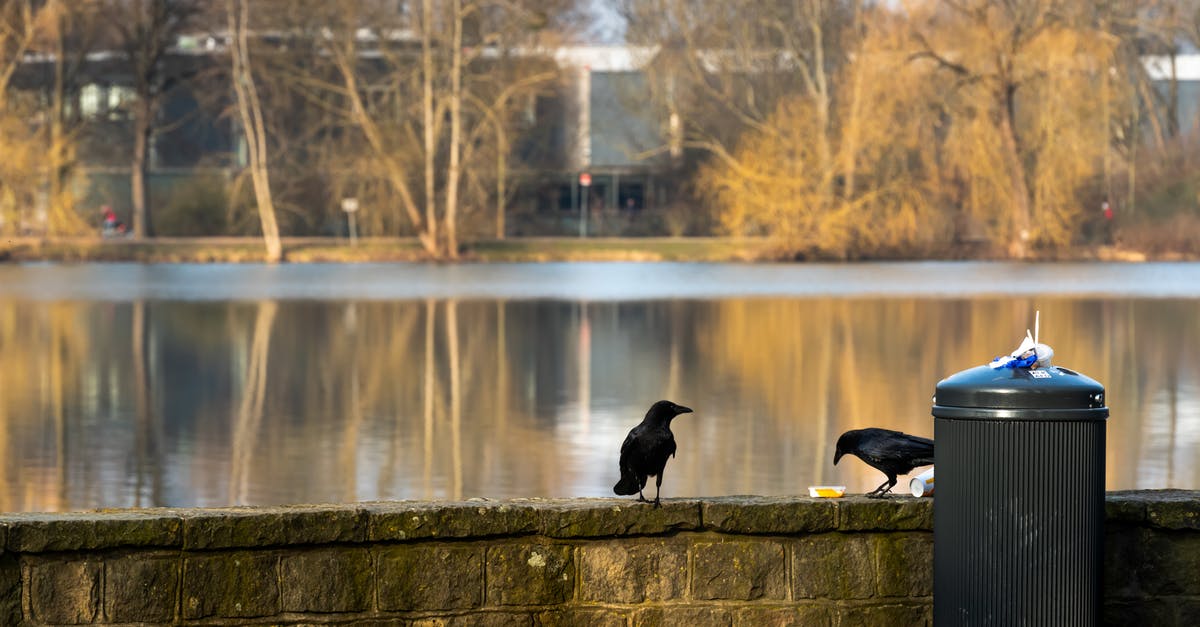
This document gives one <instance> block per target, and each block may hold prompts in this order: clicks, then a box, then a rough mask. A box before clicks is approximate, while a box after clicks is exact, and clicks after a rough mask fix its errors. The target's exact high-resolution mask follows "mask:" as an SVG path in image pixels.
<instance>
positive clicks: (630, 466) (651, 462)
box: [613, 401, 692, 507]
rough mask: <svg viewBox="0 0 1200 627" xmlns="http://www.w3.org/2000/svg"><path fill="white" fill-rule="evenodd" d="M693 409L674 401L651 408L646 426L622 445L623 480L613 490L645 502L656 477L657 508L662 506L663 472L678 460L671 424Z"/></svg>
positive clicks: (656, 404)
mask: <svg viewBox="0 0 1200 627" xmlns="http://www.w3.org/2000/svg"><path fill="white" fill-rule="evenodd" d="M690 413H692V410H691V409H688V408H687V407H684V406H683V405H676V404H675V403H672V402H671V401H658V402H657V403H655V404H653V405H651V406H650V410H649V411H647V412H646V417H645V418H644V419H642V423H641V424H639V425H638V426H636V427H634V428H633V429H631V430H630V431H629V435H628V436H626V437H625V443H624V444H622V445H621V480H620V481H618V482H617V485H615V486H613V492H616V493H617V494H620V495H627V494H636V495H638V500H639V501H645V500H646V497H645V496H643V495H642V488H645V487H646V479H647V478H648V477H649V476H650V475H653V476H654V477H655V480H654V506H655V507H659V506H660V505H661V504H660V503H659V500H658V493H659V492H660V491H661V490H662V480H663V469H664V468H666V467H667V458H668V457H674V456H675V434H673V433H671V420H672V419H673V418H675V416H678V415H679V414H690Z"/></svg>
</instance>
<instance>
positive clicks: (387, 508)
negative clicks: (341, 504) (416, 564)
mask: <svg viewBox="0 0 1200 627" xmlns="http://www.w3.org/2000/svg"><path fill="white" fill-rule="evenodd" d="M363 508H364V511H365V512H366V514H367V537H368V539H369V540H370V541H372V542H390V541H395V540H427V539H436V538H484V537H490V536H509V535H523V534H531V533H536V532H537V530H538V518H539V516H540V515H539V512H538V510H537V508H536V507H535V506H534V505H533V504H531V503H528V502H513V501H504V502H495V501H467V502H462V503H406V502H397V503H365V504H363Z"/></svg>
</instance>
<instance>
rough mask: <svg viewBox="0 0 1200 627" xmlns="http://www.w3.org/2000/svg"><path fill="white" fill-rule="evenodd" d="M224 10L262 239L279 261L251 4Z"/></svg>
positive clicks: (239, 1)
mask: <svg viewBox="0 0 1200 627" xmlns="http://www.w3.org/2000/svg"><path fill="white" fill-rule="evenodd" d="M226 13H227V15H226V18H227V21H228V24H229V54H230V58H231V60H232V74H231V78H232V81H233V88H234V92H235V93H236V95H237V108H238V116H239V118H240V119H241V122H242V129H243V135H244V136H245V139H246V146H247V152H248V153H249V157H250V176H251V178H252V180H253V182H254V197H255V200H256V201H257V205H258V215H259V220H260V222H261V224H262V233H263V240H264V243H265V244H266V247H267V260H268V261H270V262H278V261H279V260H280V259H281V258H282V257H283V246H282V245H281V244H280V241H279V225H278V223H277V222H276V220H275V204H274V201H273V200H272V197H271V179H270V175H269V171H268V163H269V161H268V156H267V130H266V123H265V122H264V120H263V106H262V102H261V101H260V100H259V97H258V88H257V87H256V86H255V81H254V73H253V70H252V66H251V64H250V47H249V43H248V41H247V31H248V28H249V26H248V24H249V21H250V3H249V2H248V0H227V3H226Z"/></svg>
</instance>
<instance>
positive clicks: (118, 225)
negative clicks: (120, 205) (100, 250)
mask: <svg viewBox="0 0 1200 627" xmlns="http://www.w3.org/2000/svg"><path fill="white" fill-rule="evenodd" d="M100 213H101V215H103V216H104V224H103V226H102V228H101V233H102V234H103V235H104V237H112V236H114V235H121V234H124V233H125V224H124V223H123V222H121V220H119V219H118V218H117V214H116V212H114V211H113V210H112V207H111V206H109V205H104V206H103V207H100Z"/></svg>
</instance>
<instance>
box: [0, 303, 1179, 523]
mask: <svg viewBox="0 0 1200 627" xmlns="http://www.w3.org/2000/svg"><path fill="white" fill-rule="evenodd" d="M1035 306H1036V307H1038V308H1040V309H1041V311H1042V321H1043V325H1042V335H1043V338H1044V339H1045V340H1046V341H1047V342H1049V343H1051V344H1052V345H1053V346H1054V348H1055V350H1056V352H1057V357H1056V362H1057V363H1060V364H1061V365H1065V366H1070V367H1073V368H1076V369H1078V370H1081V371H1083V372H1085V373H1087V374H1089V375H1091V376H1092V377H1094V378H1096V379H1098V380H1100V381H1102V382H1103V383H1105V385H1106V386H1107V387H1108V390H1109V404H1110V406H1111V407H1112V413H1113V418H1112V419H1111V420H1110V423H1109V454H1108V474H1109V477H1108V483H1109V485H1110V487H1134V486H1141V487H1159V486H1164V485H1173V486H1185V487H1196V486H1198V485H1200V464H1198V463H1197V461H1196V460H1194V459H1193V456H1192V455H1191V454H1190V451H1191V450H1193V449H1194V447H1195V446H1196V444H1197V443H1198V441H1200V389H1198V388H1197V385H1196V383H1195V382H1196V381H1197V380H1200V377H1198V376H1197V375H1198V373H1200V349H1198V348H1197V347H1200V341H1198V340H1200V322H1198V320H1200V316H1197V315H1196V314H1197V313H1200V312H1198V311H1197V307H1198V304H1197V302H1196V301H1168V300H1137V301H1116V300H1089V299H1045V298H1041V299H1037V301H1036V302H1035V301H1034V300H1033V299H1025V298H1017V299H982V300H937V299H750V300H726V301H715V302H708V301H683V300H679V301H653V302H631V303H605V302H593V303H588V304H586V305H583V304H580V303H572V302H559V301H553V302H546V301H432V300H430V301H404V302H333V303H331V302H306V301H288V302H282V303H274V302H269V301H268V302H259V303H255V302H240V303H205V304H198V303H179V302H162V301H150V302H139V303H133V304H95V303H86V304H85V303H70V302H66V303H32V302H16V301H0V371H2V372H3V373H4V375H3V381H4V384H3V385H2V386H0V456H2V461H0V509H4V510H58V509H80V508H87V507H95V506H117V505H194V504H203V505H221V504H227V503H241V502H247V503H279V502H313V501H337V500H360V499H375V498H463V497H472V496H489V497H503V496H538V495H556V496H568V495H599V494H606V493H607V491H608V489H609V487H610V486H611V484H612V481H613V476H614V473H615V461H614V460H615V457H616V449H617V447H618V446H619V444H620V439H621V438H622V437H623V435H624V432H625V431H626V430H627V429H628V428H629V427H630V426H631V425H632V424H633V423H635V422H636V421H637V420H638V419H640V415H641V413H642V412H644V411H645V407H646V406H648V405H649V403H651V402H653V401H654V400H657V399H658V398H662V397H666V398H671V399H673V400H678V401H679V402H682V403H686V404H689V405H691V406H693V407H695V408H696V409H697V412H696V414H695V415H690V416H685V417H683V418H681V419H680V420H679V421H677V422H676V433H677V434H678V438H679V441H680V452H679V457H678V458H677V459H676V460H675V461H673V462H671V471H670V472H669V475H670V476H669V477H668V481H667V484H666V485H665V486H664V489H665V491H666V493H667V494H669V495H672V496H674V495H685V494H687V495H715V494H728V493H746V492H757V493H798V492H801V491H803V488H804V487H805V486H807V485H808V484H811V483H816V482H830V481H837V482H844V483H847V484H848V485H850V486H852V489H856V490H857V489H861V488H862V487H864V486H867V487H869V485H868V484H871V485H873V483H872V482H873V481H875V477H874V476H873V475H872V474H871V471H869V470H868V469H866V468H865V467H864V466H862V465H854V464H852V465H850V466H845V465H843V466H839V467H837V468H834V467H833V466H832V465H831V463H830V457H829V454H828V453H829V450H828V449H829V443H830V442H831V441H832V440H833V439H834V438H835V437H836V435H837V434H838V433H840V432H841V430H844V429H848V428H853V427H860V426H866V425H888V426H894V427H896V428H900V429H903V430H906V431H910V432H914V433H919V434H926V435H928V434H931V433H932V430H933V426H932V418H931V417H930V415H929V406H930V396H931V394H932V392H933V386H934V384H935V383H936V382H937V380H938V379H940V378H941V377H943V376H945V375H947V374H950V373H952V372H955V371H957V370H960V369H963V368H966V367H969V366H972V365H976V364H979V363H983V362H984V361H986V360H987V359H990V358H991V357H992V356H994V355H996V354H999V353H1002V352H1006V351H1008V350H1011V348H1013V347H1014V346H1015V345H1016V343H1017V341H1018V340H1019V339H1020V335H1021V333H1022V332H1023V330H1024V326H1025V325H1026V324H1027V323H1029V322H1030V321H1032V319H1033V309H1034V307H1035Z"/></svg>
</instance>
